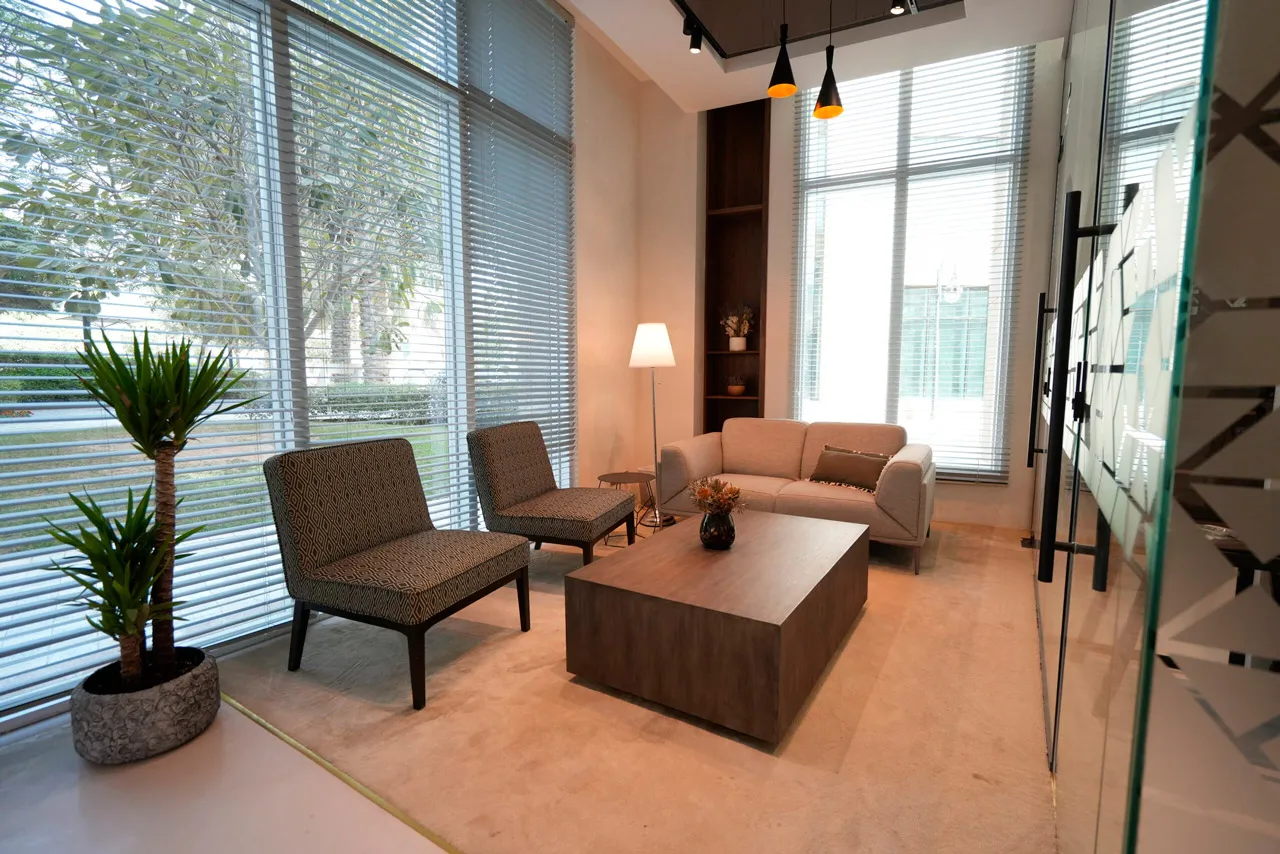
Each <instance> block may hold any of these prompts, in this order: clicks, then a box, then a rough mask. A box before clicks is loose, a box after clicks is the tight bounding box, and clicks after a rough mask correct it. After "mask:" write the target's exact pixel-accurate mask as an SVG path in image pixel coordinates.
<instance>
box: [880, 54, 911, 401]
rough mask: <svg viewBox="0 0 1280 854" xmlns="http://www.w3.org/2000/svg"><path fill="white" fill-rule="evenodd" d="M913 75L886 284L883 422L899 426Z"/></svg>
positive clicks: (906, 77)
mask: <svg viewBox="0 0 1280 854" xmlns="http://www.w3.org/2000/svg"><path fill="white" fill-rule="evenodd" d="M913 76H914V75H913V72H912V70H911V69H909V68H908V69H907V70H905V71H903V72H902V77H901V78H900V80H899V83H898V151H897V157H896V158H895V161H896V165H897V169H896V170H895V174H894V180H893V258H892V262H891V267H890V272H889V276H890V281H889V359H888V374H887V381H886V382H885V403H884V412H885V420H886V421H888V422H889V423H890V424H897V423H898V385H899V374H900V373H901V370H902V298H903V287H904V281H905V278H906V268H907V191H908V188H909V181H910V178H909V168H910V165H911V87H912V82H913V80H912V78H913Z"/></svg>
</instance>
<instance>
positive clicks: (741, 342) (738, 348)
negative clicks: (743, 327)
mask: <svg viewBox="0 0 1280 854" xmlns="http://www.w3.org/2000/svg"><path fill="white" fill-rule="evenodd" d="M745 349H747V339H746V336H742V337H737V336H733V337H730V338H729V352H731V353H741V352H742V351H743V350H745Z"/></svg>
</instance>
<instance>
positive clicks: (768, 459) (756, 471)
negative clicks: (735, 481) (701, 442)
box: [720, 418, 821, 486]
mask: <svg viewBox="0 0 1280 854" xmlns="http://www.w3.org/2000/svg"><path fill="white" fill-rule="evenodd" d="M805 430H806V425H805V423H804V422H803V421H785V420H782V419H773V418H730V419H729V420H727V421H725V422H724V426H723V427H722V428H720V444H721V450H722V453H723V462H724V470H725V471H726V472H737V473H740V474H750V475H760V476H762V477H785V478H788V479H790V480H795V479H796V478H798V477H800V456H801V454H802V453H803V452H804V442H805V439H804V437H805ZM819 451H821V448H819ZM815 459H816V457H815ZM739 486H741V484H739Z"/></svg>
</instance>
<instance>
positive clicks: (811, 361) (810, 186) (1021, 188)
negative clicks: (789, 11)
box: [791, 46, 1035, 483]
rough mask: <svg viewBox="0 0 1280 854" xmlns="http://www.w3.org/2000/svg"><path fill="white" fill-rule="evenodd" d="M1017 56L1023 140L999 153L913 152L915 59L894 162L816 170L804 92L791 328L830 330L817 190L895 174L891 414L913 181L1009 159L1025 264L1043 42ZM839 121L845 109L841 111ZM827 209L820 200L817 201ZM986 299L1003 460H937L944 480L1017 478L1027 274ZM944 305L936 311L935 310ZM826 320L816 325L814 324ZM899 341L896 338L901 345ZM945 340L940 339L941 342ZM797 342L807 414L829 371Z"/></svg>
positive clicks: (1016, 242) (1017, 137)
mask: <svg viewBox="0 0 1280 854" xmlns="http://www.w3.org/2000/svg"><path fill="white" fill-rule="evenodd" d="M1011 52H1012V55H1013V57H1014V62H1015V66H1014V70H1013V71H1012V72H1011V74H1012V75H1014V78H1013V79H1015V80H1016V83H1017V85H1018V86H1019V87H1020V90H1021V92H1022V93H1023V94H1022V97H1021V98H1019V99H1018V101H1017V102H1016V104H1015V114H1014V117H1013V127H1014V131H1013V133H1012V134H1011V139H1012V140H1014V143H1015V144H1014V145H1013V146H1012V147H1011V148H1010V149H1009V150H1008V151H1004V152H999V153H994V154H991V153H978V154H974V155H972V156H967V157H965V156H948V157H947V158H946V159H943V160H938V161H932V162H930V161H928V160H926V161H925V162H916V163H913V162H912V152H911V143H912V137H911V131H912V121H913V119H914V118H915V116H914V112H915V91H914V90H915V76H916V72H917V71H918V70H919V69H917V68H906V69H902V70H900V71H897V72H893V73H896V74H898V75H899V79H898V86H897V95H898V97H897V99H896V109H897V119H898V121H897V145H896V150H895V155H894V162H893V165H892V166H890V167H886V168H879V169H875V170H869V171H866V172H856V173H845V174H838V175H830V176H822V177H809V176H808V175H807V174H806V172H807V171H808V169H807V164H806V160H807V152H808V151H809V150H810V149H811V148H813V147H814V143H813V139H814V137H813V131H814V130H816V129H818V125H817V124H816V123H815V122H814V120H813V119H812V117H811V116H810V115H809V111H808V109H807V102H806V103H801V100H802V99H797V103H796V112H795V122H796V128H797V130H798V134H797V144H796V154H795V177H794V182H795V183H794V187H795V199H796V206H795V210H796V212H797V216H796V222H795V242H794V246H795V251H794V253H793V255H794V257H793V262H794V272H793V282H794V285H793V290H794V293H793V299H792V306H793V312H792V327H793V328H792V334H793V335H794V336H795V341H796V342H801V341H808V340H815V339H816V340H818V341H820V340H821V333H820V332H819V331H817V329H820V322H821V308H820V306H821V304H822V301H823V294H822V290H823V288H824V287H825V281H821V277H820V276H815V278H818V279H819V280H820V283H815V286H813V287H810V288H808V290H807V292H806V285H807V283H806V279H807V276H806V269H805V267H806V257H805V255H806V253H808V254H810V255H812V263H813V264H814V265H815V268H816V267H817V266H819V265H821V264H822V263H823V251H824V250H823V247H824V246H825V243H826V241H827V237H828V235H827V234H826V229H825V222H823V220H824V219H825V217H824V216H823V214H822V213H818V214H816V216H817V217H818V220H819V222H820V223H821V224H820V225H817V226H816V227H815V229H814V233H813V234H812V235H811V236H810V237H809V238H808V239H806V235H805V231H806V211H807V210H808V207H809V199H810V198H811V197H812V196H813V195H815V194H820V193H823V192H827V191H832V190H844V189H850V188H855V187H860V186H871V185H875V184H886V183H887V184H890V185H892V187H893V193H894V204H893V231H892V250H891V252H892V260H891V277H890V283H889V288H890V318H889V320H890V342H891V346H890V349H889V357H888V371H887V378H886V385H885V387H886V395H885V398H886V399H885V420H886V421H887V422H888V423H894V424H896V423H898V416H899V404H900V401H901V400H902V399H903V398H904V395H902V394H901V387H902V355H903V347H902V342H903V338H904V318H903V301H904V299H905V293H906V291H907V290H908V289H909V288H910V287H911V286H908V285H907V284H906V280H905V279H906V258H907V255H908V253H909V251H910V250H909V247H908V245H907V228H908V220H907V207H908V205H907V199H908V196H909V193H910V190H911V187H912V183H913V181H915V180H918V179H920V178H928V177H933V176H945V175H959V174H963V173H965V172H973V171H975V170H980V169H984V168H990V167H1007V168H1008V169H1009V170H1010V175H1009V180H1008V186H1009V192H1008V193H1007V194H1006V199H1005V213H1004V222H1005V223H1006V235H1007V237H1006V239H1005V240H1004V257H1003V261H1002V264H1003V269H1004V270H1005V271H1007V275H1009V276H1011V277H1013V278H1014V279H1016V278H1017V276H1018V273H1019V270H1020V265H1019V260H1020V258H1019V254H1018V253H1020V251H1021V239H1020V233H1021V229H1023V228H1024V223H1023V221H1022V217H1020V216H1019V214H1020V213H1021V210H1022V208H1023V202H1024V199H1025V188H1026V183H1027V178H1028V176H1027V172H1028V168H1027V167H1028V160H1029V153H1030V148H1031V128H1030V125H1031V110H1032V89H1033V87H1032V85H1031V84H1032V81H1033V79H1034V73H1035V48H1034V46H1025V47H1020V48H1014V49H1011ZM837 121H838V119H837ZM818 210H819V211H822V210H823V208H822V207H821V206H819V207H818ZM985 290H986V291H987V296H988V299H987V305H988V312H991V311H993V310H994V311H996V312H997V314H996V315H995V316H994V317H993V316H992V315H990V314H988V337H990V332H991V330H992V329H993V328H994V329H995V330H997V331H999V332H1000V334H999V335H998V337H997V339H996V342H995V347H996V351H995V353H994V364H992V365H988V366H987V367H989V368H991V369H993V371H994V382H995V383H996V384H997V388H1003V389H1005V391H1004V392H1003V393H1001V392H997V398H996V404H995V405H996V407H997V411H996V412H995V414H994V416H993V418H992V429H993V437H992V442H991V444H990V448H991V452H992V455H993V456H994V457H996V458H997V460H1002V462H999V463H998V464H997V465H995V466H993V467H990V468H977V469H975V468H961V467H947V466H944V465H940V466H939V467H938V479H939V480H942V481H957V482H994V483H1008V481H1009V471H1010V465H1009V453H1010V449H1009V447H1008V442H1009V435H1010V432H1009V429H1008V420H1009V416H1010V409H1011V407H1010V403H1009V401H1010V396H1009V394H1008V384H1009V378H1010V377H1011V376H1012V371H1013V345H1014V337H1015V335H1016V328H1015V320H1016V316H1017V305H1018V282H1017V281H1016V280H1015V281H1009V282H1006V283H1005V285H1004V287H1003V288H1002V289H1001V294H1000V296H1001V297H1002V298H1001V300H1000V302H1001V303H1002V304H1000V305H998V306H995V305H993V299H992V296H993V291H994V290H995V288H993V287H991V286H990V285H988V286H987V287H986V288H985ZM935 314H936V312H935ZM815 327H817V328H815ZM894 343H896V345H897V346H892V345H893V344H894ZM935 343H936V342H935ZM798 346H800V345H799V344H798V343H797V344H795V345H793V353H792V357H793V364H792V366H791V370H792V395H791V413H792V417H793V418H797V419H799V418H802V417H803V412H804V405H805V403H806V402H812V401H816V400H818V399H819V398H818V396H817V395H818V388H819V380H820V377H821V373H822V367H823V366H822V364H821V362H822V359H821V347H820V345H819V346H818V347H816V348H812V350H811V348H802V349H801V350H797V349H796V347H798ZM932 384H933V386H934V389H935V394H936V390H937V388H938V387H939V385H940V378H939V377H938V376H937V375H936V372H935V376H934V377H933V380H932Z"/></svg>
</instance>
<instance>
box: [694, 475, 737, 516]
mask: <svg viewBox="0 0 1280 854" xmlns="http://www.w3.org/2000/svg"><path fill="white" fill-rule="evenodd" d="M689 498H690V500H692V501H693V505H694V506H695V507H697V508H698V509H699V510H701V511H702V512H703V513H732V512H733V511H734V510H740V509H742V508H743V507H745V506H746V504H745V502H743V500H742V490H740V489H738V487H736V486H734V485H733V484H732V483H728V482H727V481H723V480H721V479H720V478H718V477H704V478H702V479H701V480H695V481H694V482H693V483H691V484H689Z"/></svg>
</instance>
